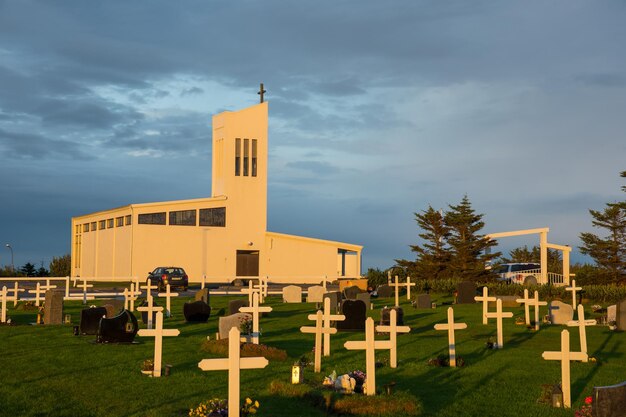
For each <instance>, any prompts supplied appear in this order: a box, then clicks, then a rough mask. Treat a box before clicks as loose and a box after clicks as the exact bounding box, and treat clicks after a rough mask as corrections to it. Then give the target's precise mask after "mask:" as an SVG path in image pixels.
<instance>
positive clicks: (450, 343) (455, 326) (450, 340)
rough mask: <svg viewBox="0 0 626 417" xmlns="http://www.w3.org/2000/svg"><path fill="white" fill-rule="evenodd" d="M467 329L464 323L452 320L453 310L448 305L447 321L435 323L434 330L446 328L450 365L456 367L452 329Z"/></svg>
mask: <svg viewBox="0 0 626 417" xmlns="http://www.w3.org/2000/svg"><path fill="white" fill-rule="evenodd" d="M462 329H467V324H466V323H455V322H454V310H453V309H452V307H448V322H447V323H441V324H435V330H447V331H448V350H449V353H450V366H451V367H452V368H455V367H456V342H455V340H454V331H455V330H462Z"/></svg>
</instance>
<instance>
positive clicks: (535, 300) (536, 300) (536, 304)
mask: <svg viewBox="0 0 626 417" xmlns="http://www.w3.org/2000/svg"><path fill="white" fill-rule="evenodd" d="M529 304H530V305H531V306H533V308H534V309H535V330H539V306H547V305H548V302H547V301H539V291H537V290H535V297H534V298H531V299H530V302H529Z"/></svg>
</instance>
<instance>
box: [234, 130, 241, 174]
mask: <svg viewBox="0 0 626 417" xmlns="http://www.w3.org/2000/svg"><path fill="white" fill-rule="evenodd" d="M235 175H236V176H239V175H241V139H239V138H237V139H235Z"/></svg>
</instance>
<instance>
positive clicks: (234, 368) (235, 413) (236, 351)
mask: <svg viewBox="0 0 626 417" xmlns="http://www.w3.org/2000/svg"><path fill="white" fill-rule="evenodd" d="M239 338H240V333H239V329H238V328H236V327H233V328H232V329H230V332H228V358H221V359H203V360H201V361H200V362H198V368H200V369H202V370H203V371H219V370H228V405H229V407H228V408H229V409H228V416H229V417H239V394H240V393H239V385H240V375H239V373H240V370H241V369H257V368H265V367H266V366H267V364H268V362H267V359H265V358H264V357H261V356H259V357H254V358H242V357H240V353H241V352H240V349H241V348H240V346H239Z"/></svg>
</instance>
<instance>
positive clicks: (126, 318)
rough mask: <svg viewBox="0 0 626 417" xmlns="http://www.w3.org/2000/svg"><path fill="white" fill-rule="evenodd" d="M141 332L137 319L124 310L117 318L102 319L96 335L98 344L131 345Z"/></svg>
mask: <svg viewBox="0 0 626 417" xmlns="http://www.w3.org/2000/svg"><path fill="white" fill-rule="evenodd" d="M138 330H139V324H138V323H137V318H136V317H135V315H134V314H133V313H131V312H130V311H128V310H122V312H121V313H120V314H118V315H117V316H115V317H111V318H110V319H109V318H102V319H100V327H99V328H98V333H97V335H96V342H98V343H131V342H132V341H133V340H135V335H136V334H137V331H138Z"/></svg>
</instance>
